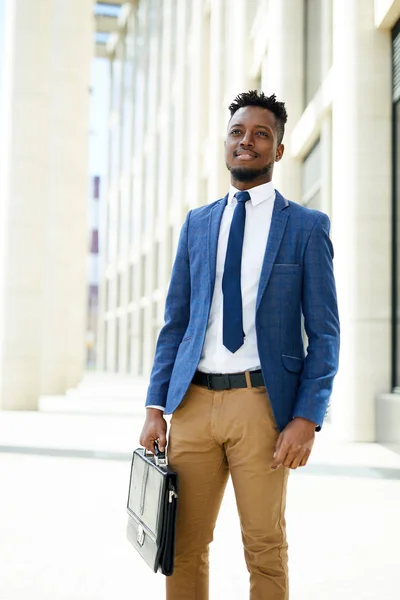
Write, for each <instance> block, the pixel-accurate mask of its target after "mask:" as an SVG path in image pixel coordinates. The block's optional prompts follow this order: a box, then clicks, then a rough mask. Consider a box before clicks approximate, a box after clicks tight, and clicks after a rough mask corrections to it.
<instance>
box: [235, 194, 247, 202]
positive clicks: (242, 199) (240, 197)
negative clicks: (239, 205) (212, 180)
mask: <svg viewBox="0 0 400 600" xmlns="http://www.w3.org/2000/svg"><path fill="white" fill-rule="evenodd" d="M235 198H236V200H237V201H238V202H247V200H250V194H249V192H236V194H235Z"/></svg>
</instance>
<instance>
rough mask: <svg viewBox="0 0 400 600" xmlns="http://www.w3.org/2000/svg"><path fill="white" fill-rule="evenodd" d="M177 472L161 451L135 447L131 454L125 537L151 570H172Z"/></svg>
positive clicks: (164, 571)
mask: <svg viewBox="0 0 400 600" xmlns="http://www.w3.org/2000/svg"><path fill="white" fill-rule="evenodd" d="M177 502H178V475H177V474H176V473H175V472H173V471H171V470H170V469H169V468H168V461H167V458H166V455H165V453H160V452H159V450H158V447H157V445H156V455H155V456H154V455H152V454H147V453H146V451H145V450H144V449H143V448H137V449H136V450H135V451H134V453H133V457H132V466H131V476H130V482H129V494H128V504H127V510H128V526H127V537H128V540H129V541H130V542H131V544H132V545H133V547H134V548H135V549H136V550H137V551H138V552H139V554H140V556H141V557H142V558H143V559H144V560H145V561H146V562H147V564H148V565H149V566H150V567H151V568H152V569H153V571H154V572H155V573H157V571H160V572H161V573H163V574H164V575H172V573H173V570H174V553H175V529H176V512H177Z"/></svg>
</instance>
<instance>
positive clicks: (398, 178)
mask: <svg viewBox="0 0 400 600" xmlns="http://www.w3.org/2000/svg"><path fill="white" fill-rule="evenodd" d="M392 48H393V51H392V56H393V182H392V183H393V270H392V274H393V287H392V290H393V319H392V321H393V329H392V346H393V355H392V387H394V388H400V243H399V242H400V21H399V22H398V23H397V25H396V26H395V28H394V30H393V46H392Z"/></svg>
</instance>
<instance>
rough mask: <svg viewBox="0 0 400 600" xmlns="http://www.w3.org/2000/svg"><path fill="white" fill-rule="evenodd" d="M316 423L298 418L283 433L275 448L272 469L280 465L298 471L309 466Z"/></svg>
mask: <svg viewBox="0 0 400 600" xmlns="http://www.w3.org/2000/svg"><path fill="white" fill-rule="evenodd" d="M315 427H316V425H315V423H312V422H311V421H308V420H307V419H302V418H301V417H296V418H295V419H293V420H292V421H290V423H289V424H288V425H286V427H285V429H284V430H283V431H282V432H281V434H280V435H279V437H278V440H277V442H276V446H275V453H274V460H273V463H272V469H273V470H275V469H277V468H278V467H279V466H280V465H283V466H284V467H289V468H290V469H297V467H304V466H305V465H306V464H307V461H308V458H309V456H310V454H311V450H312V447H313V444H314V438H315Z"/></svg>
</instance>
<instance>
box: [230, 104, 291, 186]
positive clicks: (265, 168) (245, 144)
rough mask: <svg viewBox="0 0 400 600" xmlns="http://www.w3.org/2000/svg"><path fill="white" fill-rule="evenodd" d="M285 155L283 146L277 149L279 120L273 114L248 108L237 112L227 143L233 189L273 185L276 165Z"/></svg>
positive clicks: (257, 108)
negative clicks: (272, 180) (277, 123)
mask: <svg viewBox="0 0 400 600" xmlns="http://www.w3.org/2000/svg"><path fill="white" fill-rule="evenodd" d="M283 151H284V146H283V144H279V145H278V131H277V126H276V119H275V115H274V114H273V113H272V112H271V111H269V110H267V109H265V108H261V107H259V106H245V107H244V108H239V110H237V111H236V112H235V114H234V115H233V117H232V118H231V120H230V122H229V124H228V131H227V136H226V141H225V160H226V166H227V168H228V170H229V171H230V173H231V181H232V184H233V185H235V183H238V182H241V183H248V182H250V183H251V184H252V187H254V186H255V185H261V184H262V183H266V182H267V181H271V179H272V172H273V170H274V163H275V162H277V161H279V160H280V159H281V158H282V155H283ZM235 187H238V186H235ZM240 187H243V186H240ZM248 187H249V186H247V188H248ZM247 188H246V189H247Z"/></svg>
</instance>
